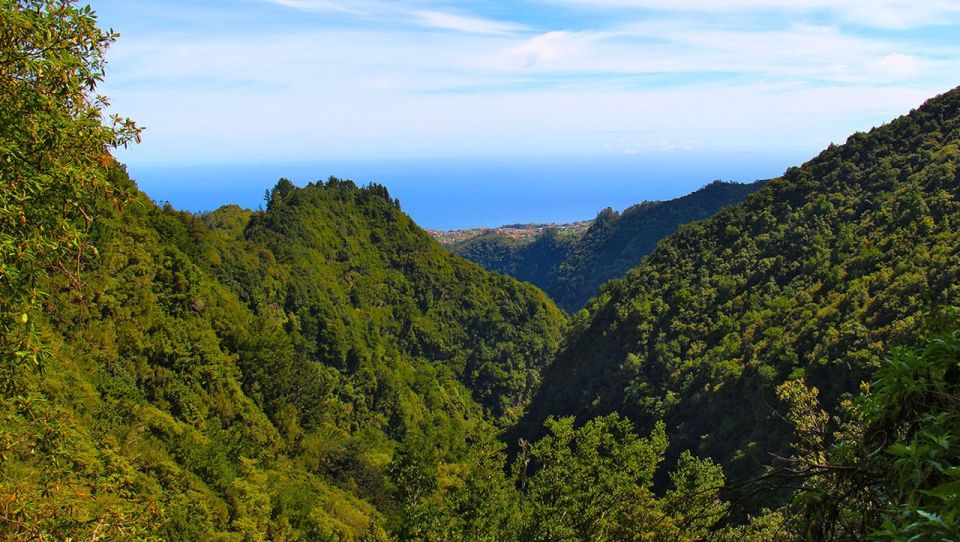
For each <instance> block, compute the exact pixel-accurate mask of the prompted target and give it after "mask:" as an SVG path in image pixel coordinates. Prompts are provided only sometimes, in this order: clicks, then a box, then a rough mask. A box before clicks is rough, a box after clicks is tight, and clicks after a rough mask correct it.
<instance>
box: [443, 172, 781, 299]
mask: <svg viewBox="0 0 960 542" xmlns="http://www.w3.org/2000/svg"><path fill="white" fill-rule="evenodd" d="M761 186H762V183H761V182H757V183H752V184H739V183H726V182H720V181H715V182H713V183H710V184H709V185H707V186H705V187H703V188H701V189H700V190H697V191H696V192H693V193H692V194H688V195H686V196H683V197H681V198H677V199H674V200H670V201H657V202H646V203H641V204H639V205H634V206H632V207H629V208H627V209H626V210H624V211H623V213H617V212H615V211H613V210H612V209H605V210H604V211H601V212H600V213H599V214H598V215H597V218H596V220H595V221H594V223H593V224H592V225H591V226H590V228H588V229H587V231H585V232H584V233H583V234H577V235H560V234H558V233H557V232H555V231H547V232H546V233H545V234H544V235H542V236H540V237H539V238H537V239H535V240H534V241H532V242H530V243H518V242H517V241H515V240H513V239H510V238H507V237H504V236H502V235H500V234H498V233H496V232H491V233H489V234H485V235H480V236H477V237H474V238H471V239H468V240H466V241H463V242H460V243H457V244H454V245H452V246H451V250H453V251H454V252H455V253H457V254H459V255H460V256H463V257H464V258H467V259H468V260H471V261H475V262H477V263H479V264H480V265H482V266H483V267H484V268H485V269H489V270H491V271H497V272H498V273H504V274H507V275H510V276H512V277H515V278H517V279H519V280H523V281H528V282H531V283H533V284H535V285H537V286H539V287H540V288H543V290H544V291H546V292H547V294H549V295H550V297H551V298H552V299H554V300H555V301H556V302H557V304H558V305H559V306H560V307H561V308H563V309H565V310H567V311H569V312H574V311H576V310H578V309H580V308H581V307H583V305H584V304H585V303H586V302H587V300H589V299H590V298H591V297H593V296H595V295H596V294H597V292H598V291H599V290H600V286H601V285H602V284H603V283H605V282H607V281H608V280H611V279H614V278H618V277H621V276H623V274H624V273H626V272H627V271H628V270H629V269H631V268H633V267H634V266H636V265H637V264H638V263H640V260H641V259H642V258H643V257H644V256H646V255H647V254H649V253H650V252H651V251H652V250H653V249H654V248H655V247H656V246H657V243H658V242H659V241H660V240H661V239H663V238H664V237H666V236H668V235H670V234H672V233H674V232H675V231H676V230H677V228H678V227H679V226H681V225H682V224H686V223H688V222H693V221H696V220H702V219H704V218H707V217H709V216H712V215H713V214H714V213H716V212H717V211H718V210H720V209H722V208H723V207H726V206H728V205H731V204H734V203H737V202H739V201H742V200H743V198H745V197H747V195H748V194H750V193H752V192H754V191H755V190H757V189H759V188H760V187H761Z"/></svg>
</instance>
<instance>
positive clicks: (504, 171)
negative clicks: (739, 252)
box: [128, 151, 812, 230]
mask: <svg viewBox="0 0 960 542" xmlns="http://www.w3.org/2000/svg"><path fill="white" fill-rule="evenodd" d="M811 157H812V154H810V155H808V156H806V157H802V155H801V154H800V153H781V154H772V153H748V152H736V153H735V152H716V153H707V152H690V151H675V152H661V153H650V154H644V155H610V156H537V157H460V158H385V159H377V160H359V159H358V160H344V159H339V160H316V161H300V162H297V161H290V162H271V163H253V164H170V165H162V164H129V165H128V171H129V173H130V175H131V177H132V178H133V179H134V180H136V181H137V183H138V185H139V187H140V189H141V190H143V191H144V192H146V194H147V195H148V196H149V197H151V198H152V199H153V200H154V201H157V202H160V203H167V202H169V203H170V204H171V205H172V206H173V207H174V208H176V209H179V210H185V211H190V212H195V213H199V212H205V211H212V210H214V209H216V208H218V207H221V206H223V205H229V204H236V205H240V206H241V207H245V208H249V209H257V208H259V207H260V206H261V205H262V204H263V202H264V193H265V191H266V190H268V189H270V188H271V187H272V186H273V185H274V184H276V182H277V180H279V179H280V178H287V179H289V180H291V181H293V182H294V183H295V184H297V185H299V186H303V185H304V184H306V183H308V182H314V181H317V180H326V179H327V178H329V177H330V176H334V177H338V178H341V179H350V180H353V181H354V182H356V183H357V184H358V185H361V186H362V185H367V184H370V183H379V184H382V185H384V186H386V187H387V189H388V190H389V192H390V194H391V196H392V197H394V198H397V199H399V200H400V203H401V207H402V209H403V210H404V212H406V213H407V214H409V215H410V216H411V217H412V218H413V219H414V220H415V221H416V222H417V224H418V225H420V226H421V227H423V228H426V229H435V230H455V229H467V228H478V227H498V226H502V225H504V224H519V223H568V222H576V221H580V220H589V219H592V218H594V217H595V216H596V214H597V212H599V211H600V210H602V209H604V208H606V207H612V208H613V209H615V210H618V211H619V210H623V209H624V208H626V207H629V206H631V205H635V204H637V203H641V202H643V201H651V200H667V199H673V198H677V197H681V196H684V195H686V194H689V193H691V192H693V191H695V190H697V189H699V188H701V187H703V186H705V185H706V184H709V183H710V182H713V181H715V180H721V181H733V182H753V181H756V180H761V179H770V178H775V177H778V176H780V175H781V174H783V172H784V171H785V170H786V169H787V168H789V167H791V166H795V165H800V163H802V162H803V161H805V160H807V159H809V158H811Z"/></svg>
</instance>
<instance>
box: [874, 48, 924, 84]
mask: <svg viewBox="0 0 960 542" xmlns="http://www.w3.org/2000/svg"><path fill="white" fill-rule="evenodd" d="M925 66H926V62H925V61H924V60H923V59H921V58H918V57H916V56H913V55H905V54H903V53H892V54H889V55H885V56H884V57H883V58H881V59H880V60H878V61H876V62H874V63H873V65H872V68H873V70H874V71H875V72H876V74H877V75H879V76H880V77H885V78H889V79H905V78H908V77H913V76H916V75H917V74H918V73H921V72H922V71H923V70H924V68H925Z"/></svg>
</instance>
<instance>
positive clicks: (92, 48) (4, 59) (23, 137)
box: [0, 0, 140, 387]
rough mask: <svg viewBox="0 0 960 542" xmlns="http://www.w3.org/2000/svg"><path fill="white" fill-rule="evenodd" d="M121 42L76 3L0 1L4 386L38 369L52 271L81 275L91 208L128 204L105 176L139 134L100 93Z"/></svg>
mask: <svg viewBox="0 0 960 542" xmlns="http://www.w3.org/2000/svg"><path fill="white" fill-rule="evenodd" d="M116 38H117V34H115V33H113V32H112V31H108V32H104V31H102V30H100V29H99V28H97V19H96V16H95V14H94V12H93V11H92V10H91V9H90V7H89V6H85V7H79V6H77V5H76V2H74V1H72V0H16V1H11V0H2V1H0V183H2V184H0V358H2V371H3V381H4V382H6V383H7V384H8V387H9V383H10V381H11V379H12V378H13V377H14V376H15V373H16V372H17V370H18V368H19V367H21V366H22V365H23V364H25V363H32V364H34V365H38V364H40V363H41V361H42V358H43V353H44V348H43V346H42V345H41V343H40V341H39V338H38V334H37V332H36V330H35V328H34V325H33V318H32V316H31V313H33V312H34V311H35V310H36V309H37V307H38V306H39V305H40V301H41V299H42V298H43V292H42V291H41V287H40V284H39V279H40V278H41V277H42V276H43V275H45V274H46V273H47V272H48V271H49V270H50V269H51V268H52V267H56V268H59V269H60V270H61V271H64V272H67V273H70V274H71V275H73V276H74V277H77V276H78V274H77V273H78V268H79V265H80V263H81V262H82V260H83V257H84V254H85V252H87V251H88V245H87V241H86V235H85V234H86V231H87V229H88V228H89V226H90V223H91V221H92V220H94V218H95V213H94V207H95V206H96V205H97V204H98V202H99V201H100V200H103V199H104V198H110V199H112V201H113V202H114V203H115V204H116V205H120V204H121V202H122V201H123V195H122V194H119V193H117V191H116V190H115V189H114V187H113V186H112V185H111V183H110V182H108V180H107V173H106V170H107V166H110V165H112V163H113V158H112V157H111V156H110V154H109V150H110V149H111V148H115V147H116V146H118V145H126V144H128V143H129V142H131V141H139V137H140V129H139V128H138V127H137V126H136V125H135V124H134V123H133V122H132V121H130V120H129V119H121V118H120V117H116V116H114V117H113V118H112V119H111V120H110V121H109V125H105V124H104V122H105V120H106V119H104V111H105V109H106V108H107V106H108V102H107V99H106V98H105V97H103V96H99V95H96V93H95V92H96V87H97V84H98V83H99V82H100V81H101V79H102V78H103V75H104V67H105V61H104V53H105V51H106V49H107V47H108V46H109V45H110V44H111V43H112V42H113V41H114V40H115V39H116Z"/></svg>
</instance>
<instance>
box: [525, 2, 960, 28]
mask: <svg viewBox="0 0 960 542" xmlns="http://www.w3.org/2000/svg"><path fill="white" fill-rule="evenodd" d="M542 1H544V2H547V3H562V4H572V5H580V6H584V7H592V8H619V9H623V8H644V9H654V10H660V11H665V12H694V13H713V14H717V13H744V12H780V13H786V14H791V13H792V14H801V13H809V12H824V13H829V14H832V15H834V16H836V17H840V18H842V19H843V20H845V21H846V22H849V23H853V24H860V25H866V26H875V27H880V28H911V27H918V26H925V25H941V24H950V22H955V21H957V19H958V18H960V2H956V1H955V0H542Z"/></svg>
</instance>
